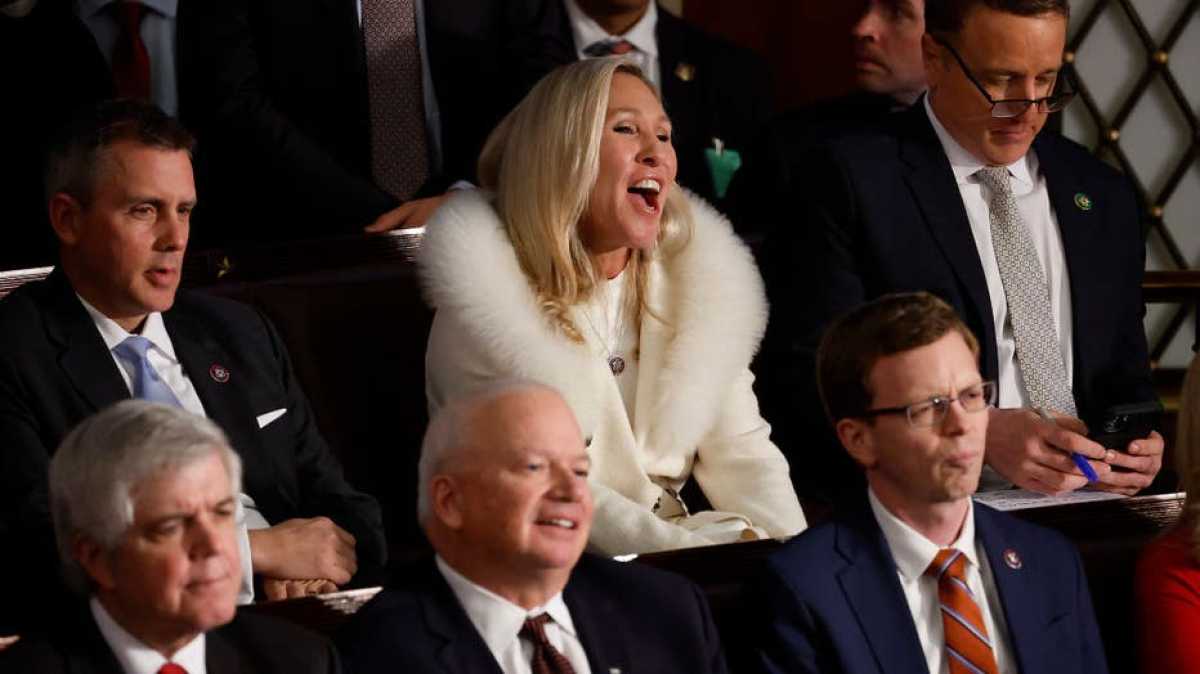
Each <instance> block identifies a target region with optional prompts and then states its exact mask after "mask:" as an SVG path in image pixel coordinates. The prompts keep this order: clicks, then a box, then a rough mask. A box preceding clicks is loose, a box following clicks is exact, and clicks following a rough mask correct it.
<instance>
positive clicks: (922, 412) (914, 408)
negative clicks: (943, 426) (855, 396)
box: [858, 381, 996, 428]
mask: <svg viewBox="0 0 1200 674" xmlns="http://www.w3.org/2000/svg"><path fill="white" fill-rule="evenodd" d="M956 400H957V401H958V404H959V405H962V408H963V410H965V411H967V412H982V411H983V410H986V409H987V408H989V407H991V406H992V405H995V404H996V382H994V381H985V382H980V383H978V384H975V385H973V386H968V387H966V388H965V389H963V390H961V391H959V392H958V395H956V396H954V397H953V398H949V397H946V396H934V397H932V398H930V399H928V400H922V401H920V402H915V403H913V404H911V405H905V406H903V407H877V408H875V409H873V410H867V411H866V412H863V413H862V414H859V415H858V416H859V417H860V418H864V419H869V418H872V417H877V416H881V415H884V414H903V415H904V416H905V417H907V418H908V424H909V425H910V426H912V427H913V428H927V427H929V426H937V425H938V424H940V423H942V420H943V419H945V418H946V413H947V412H949V411H950V404H951V403H953V402H954V401H956Z"/></svg>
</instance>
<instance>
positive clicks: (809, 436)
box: [759, 103, 1155, 494]
mask: <svg viewBox="0 0 1200 674" xmlns="http://www.w3.org/2000/svg"><path fill="white" fill-rule="evenodd" d="M1033 150H1034V151H1035V152H1036V153H1037V156H1038V161H1039V163H1040V166H1041V171H1042V172H1043V174H1044V175H1045V176H1046V181H1047V186H1048V188H1049V193H1050V205H1051V207H1052V208H1053V209H1054V212H1055V214H1056V216H1057V219H1058V227H1059V231H1060V232H1061V235H1062V242H1063V252H1064V256H1065V258H1066V264H1067V270H1068V274H1069V276H1070V286H1071V305H1072V314H1071V317H1070V321H1071V327H1072V335H1073V340H1074V395H1075V401H1076V405H1077V407H1078V409H1079V413H1080V415H1081V416H1082V418H1083V419H1084V420H1085V421H1093V420H1095V419H1096V418H1097V417H1098V416H1100V415H1101V414H1102V412H1103V410H1104V409H1105V408H1106V407H1108V406H1110V405H1114V404H1121V403H1129V402H1135V401H1145V400H1151V399H1153V398H1154V397H1155V394H1154V388H1153V385H1152V384H1151V381H1150V361H1149V357H1148V355H1147V349H1146V336H1145V332H1144V329H1143V327H1142V315H1143V314H1144V312H1145V305H1144V304H1143V302H1142V291H1141V282H1142V273H1143V268H1144V259H1145V245H1144V243H1143V241H1142V235H1141V229H1140V227H1139V222H1140V220H1139V214H1138V206H1137V202H1136V199H1135V196H1134V193H1133V190H1132V189H1130V187H1129V184H1128V183H1127V181H1126V179H1125V178H1124V177H1122V176H1121V175H1120V174H1119V173H1118V172H1117V171H1116V170H1114V169H1112V168H1111V167H1109V166H1108V165H1106V164H1104V163H1102V162H1100V161H1099V160H1098V159H1096V158H1095V157H1093V156H1092V155H1091V154H1089V153H1088V152H1087V151H1086V150H1085V149H1084V148H1082V147H1080V146H1079V145H1077V144H1075V143H1073V142H1071V141H1069V140H1066V139H1064V138H1062V137H1061V136H1058V135H1055V134H1051V133H1046V132H1043V133H1042V134H1040V135H1039V136H1038V138H1037V139H1036V140H1035V141H1034V144H1033ZM802 184H803V185H804V193H803V197H804V202H803V204H802V205H803V207H804V208H803V210H802V211H801V210H798V212H802V213H804V214H805V216H806V217H796V218H794V219H793V220H792V222H791V226H782V227H779V228H778V229H777V230H776V232H775V235H774V236H773V237H772V238H771V239H769V240H768V242H767V246H766V248H765V253H764V274H765V276H766V279H767V289H768V294H769V296H770V299H771V309H772V315H771V322H770V325H769V326H768V328H767V333H768V334H767V338H766V341H765V343H764V354H763V356H762V363H761V367H760V368H759V373H760V375H761V376H762V377H763V381H762V382H761V386H762V388H761V389H760V398H762V399H763V403H764V408H765V409H764V416H765V417H766V418H767V419H768V420H769V421H771V423H772V424H774V425H775V430H776V434H777V435H776V437H777V441H778V443H779V444H780V447H781V449H783V450H784V453H785V454H786V455H787V456H788V458H789V459H790V460H791V462H792V466H793V479H794V480H796V481H797V483H798V486H799V488H800V489H801V490H802V493H810V494H811V493H812V489H811V486H812V485H808V484H805V482H806V477H805V474H807V475H808V476H810V477H816V478H819V479H821V480H824V481H825V482H827V483H829V482H835V480H832V479H831V475H830V471H836V472H837V473H838V474H839V476H840V477H841V478H844V479H848V480H849V479H853V478H850V477H847V476H850V475H856V474H857V471H856V470H854V469H852V468H850V469H847V468H845V466H848V465H849V464H848V462H843V461H844V460H843V459H842V457H843V456H844V453H843V452H842V451H841V450H840V448H836V449H835V447H836V443H835V442H834V441H833V440H832V434H831V433H830V431H829V430H828V424H827V422H826V421H825V420H824V418H823V415H822V412H821V407H820V404H819V403H818V402H817V396H816V388H815V383H814V381H813V371H814V358H815V351H816V347H817V344H818V340H819V339H820V335H821V332H822V330H823V329H824V328H825V326H826V325H827V324H828V323H829V321H830V320H832V318H833V317H835V316H837V315H839V314H841V313H843V312H845V311H847V310H849V309H850V308H851V307H854V306H855V305H858V304H860V303H862V302H864V301H867V300H870V299H873V298H876V297H879V296H880V295H884V294H886V293H889V292H900V291H911V290H927V291H930V292H932V293H934V294H936V295H939V296H940V297H942V299H944V300H946V301H947V302H949V303H950V304H951V305H952V306H953V307H954V308H955V309H956V310H957V311H958V313H959V315H960V316H962V318H963V320H964V321H965V322H966V324H967V325H968V326H969V327H970V328H971V330H972V331H974V333H975V334H976V336H977V337H978V338H979V342H980V346H981V347H982V353H981V363H980V370H981V371H982V373H983V377H984V378H985V379H995V378H996V376H997V370H998V368H999V365H998V361H997V355H996V335H995V330H994V328H993V321H992V310H991V300H990V299H989V296H988V290H987V283H986V280H985V278H984V273H983V266H982V265H981V263H980V261H979V255H978V253H977V252H976V249H975V243H974V239H973V238H972V235H971V228H970V224H969V223H968V220H967V214H966V209H965V208H964V206H963V203H962V197H961V196H960V194H959V190H958V186H957V184H956V182H955V179H954V175H953V173H952V172H951V169H950V164H949V161H948V160H947V159H946V156H945V154H944V152H943V151H942V147H941V145H940V143H939V142H938V139H937V136H936V134H935V133H934V130H933V128H932V126H931V125H930V124H929V119H928V117H927V116H926V114H925V109H924V106H923V105H922V104H921V103H918V104H916V105H914V106H913V107H912V108H911V109H910V110H908V111H907V112H905V113H902V114H899V115H895V116H893V117H892V118H890V119H889V120H888V122H887V123H886V124H884V125H882V126H880V127H879V128H878V129H876V130H871V131H866V132H864V133H860V134H849V135H845V136H843V137H841V138H838V139H835V140H833V141H831V142H830V143H828V144H827V145H826V146H824V147H823V148H822V150H821V151H820V152H818V153H817V154H816V155H815V156H814V157H813V158H812V160H811V163H810V170H809V173H808V174H807V175H806V176H805V178H804V180H803V182H802ZM1080 194H1083V195H1087V196H1089V197H1090V199H1091V201H1092V204H1093V205H1092V207H1091V208H1090V209H1089V210H1084V209H1083V208H1081V207H1079V206H1078V205H1077V204H1076V195H1080ZM821 438H824V441H821ZM818 455H823V456H818ZM814 458H815V459H816V460H817V461H823V462H824V463H825V465H824V466H821V465H817V466H814V464H813V460H814ZM834 462H843V463H841V464H840V466H839V465H837V464H835V463H834ZM831 466H832V467H831Z"/></svg>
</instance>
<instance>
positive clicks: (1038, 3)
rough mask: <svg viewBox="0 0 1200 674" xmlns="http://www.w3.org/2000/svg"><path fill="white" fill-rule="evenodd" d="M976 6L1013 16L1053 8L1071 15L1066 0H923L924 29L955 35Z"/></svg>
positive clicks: (1056, 11) (1067, 15)
mask: <svg viewBox="0 0 1200 674" xmlns="http://www.w3.org/2000/svg"><path fill="white" fill-rule="evenodd" d="M976 7H987V8H989V9H994V10H996V11H998V12H1005V13H1006V14H1016V15H1017V16H1038V15H1039V14H1046V13H1047V12H1053V13H1055V14H1061V15H1062V16H1063V18H1066V19H1070V18H1071V3H1070V0H925V32H927V33H929V34H930V35H936V36H938V37H948V36H951V35H955V34H957V33H958V31H960V30H962V27H963V25H964V24H966V22H967V15H969V14H970V13H971V11H972V10H974V9H975V8H976Z"/></svg>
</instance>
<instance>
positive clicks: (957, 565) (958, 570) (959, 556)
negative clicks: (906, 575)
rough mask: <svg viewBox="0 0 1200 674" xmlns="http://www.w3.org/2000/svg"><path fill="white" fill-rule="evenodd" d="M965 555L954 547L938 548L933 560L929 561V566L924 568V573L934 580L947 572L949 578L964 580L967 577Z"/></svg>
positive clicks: (939, 578)
mask: <svg viewBox="0 0 1200 674" xmlns="http://www.w3.org/2000/svg"><path fill="white" fill-rule="evenodd" d="M966 572H967V556H966V555H964V554H963V553H962V551H961V550H955V549H954V548H942V549H941V550H938V553H937V555H935V556H934V558H933V561H932V562H930V563H929V568H927V569H925V574H926V575H928V576H931V577H932V578H934V579H935V580H941V578H942V576H943V575H946V574H949V577H950V578H957V579H958V580H965V579H966V577H967V573H966Z"/></svg>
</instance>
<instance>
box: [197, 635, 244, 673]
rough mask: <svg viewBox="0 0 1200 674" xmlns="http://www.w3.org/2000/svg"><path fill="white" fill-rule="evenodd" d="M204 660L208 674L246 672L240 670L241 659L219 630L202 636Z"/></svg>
mask: <svg viewBox="0 0 1200 674" xmlns="http://www.w3.org/2000/svg"><path fill="white" fill-rule="evenodd" d="M204 660H205V664H206V665H207V666H208V671H210V672H214V673H215V672H220V673H221V674H240V673H241V672H244V671H246V670H245V669H243V668H242V659H241V658H240V657H238V653H237V650H236V649H235V648H234V647H233V644H231V643H230V642H229V640H228V639H226V638H225V637H224V635H222V634H221V631H220V630H213V631H211V632H208V633H207V634H205V635H204Z"/></svg>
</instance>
